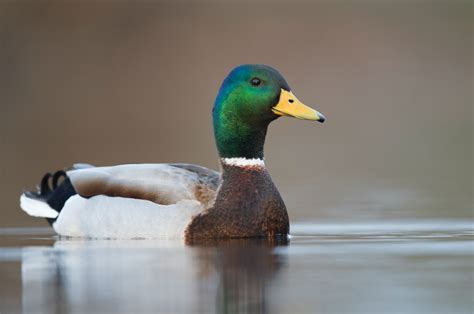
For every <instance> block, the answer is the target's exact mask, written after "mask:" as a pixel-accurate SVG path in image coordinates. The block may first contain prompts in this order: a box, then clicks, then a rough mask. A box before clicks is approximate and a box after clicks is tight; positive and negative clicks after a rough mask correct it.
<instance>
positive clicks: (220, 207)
mask: <svg viewBox="0 0 474 314" xmlns="http://www.w3.org/2000/svg"><path fill="white" fill-rule="evenodd" d="M282 116H289V117H295V118H298V119H303V120H313V121H319V122H324V120H325V118H324V116H323V115H322V114H321V113H319V112H318V111H316V110H314V109H312V108H310V107H307V106H305V105H304V104H303V103H301V102H300V101H299V100H298V99H297V98H296V97H295V95H294V94H293V93H292V92H291V89H290V87H289V85H288V83H287V82H286V81H285V79H284V78H283V76H282V75H281V74H280V73H279V72H278V71H277V70H275V69H273V68H271V67H269V66H265V65H241V66H238V67H236V68H235V69H233V70H232V71H231V72H230V73H229V75H228V76H227V77H226V78H225V79H224V82H223V83H222V85H221V87H220V90H219V93H218V95H217V98H216V101H215V103H214V107H213V110H212V117H213V126H214V136H215V140H216V145H217V150H218V152H219V157H220V162H221V170H222V172H221V173H219V172H216V171H214V170H211V169H207V168H205V167H201V166H197V165H192V164H178V163H176V164H127V165H117V166H111V167H95V166H92V165H88V164H76V165H74V166H72V167H71V168H68V169H67V170H64V171H63V170H61V171H58V172H56V173H54V174H51V173H47V174H46V175H45V176H44V177H43V179H42V180H41V183H40V185H39V187H38V189H37V191H32V192H25V193H23V194H22V195H21V198H20V206H21V208H22V209H23V210H24V211H25V212H26V213H28V214H29V215H31V216H35V217H43V218H46V219H47V220H48V222H49V223H50V224H51V225H52V227H53V228H54V230H55V231H56V232H57V233H58V234H59V235H61V236H68V237H91V238H161V237H166V238H184V239H186V240H192V239H210V238H241V237H262V236H277V235H283V236H286V235H287V234H288V233H289V220H288V214H287V211H286V207H285V203H284V202H283V199H282V198H281V196H280V193H279V192H278V190H277V188H276V187H275V185H274V184H273V182H272V179H271V178H270V175H269V173H268V171H267V169H266V168H265V163H264V158H263V146H264V142H265V137H266V134H267V128H268V125H269V124H270V122H272V121H274V120H276V119H278V118H279V117H282Z"/></svg>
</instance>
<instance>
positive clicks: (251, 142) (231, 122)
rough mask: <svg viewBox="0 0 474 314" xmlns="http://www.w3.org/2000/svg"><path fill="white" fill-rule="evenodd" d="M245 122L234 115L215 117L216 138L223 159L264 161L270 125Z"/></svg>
mask: <svg viewBox="0 0 474 314" xmlns="http://www.w3.org/2000/svg"><path fill="white" fill-rule="evenodd" d="M244 120H245V119H240V118H239V117H236V116H233V115H232V113H230V114H226V115H217V116H216V115H215V116H214V136H215V140H216V145H217V150H218V151H219V156H220V157H221V159H247V160H253V159H259V160H263V146H264V144H265V137H266V135H267V129H268V124H269V123H255V124H253V123H252V121H244Z"/></svg>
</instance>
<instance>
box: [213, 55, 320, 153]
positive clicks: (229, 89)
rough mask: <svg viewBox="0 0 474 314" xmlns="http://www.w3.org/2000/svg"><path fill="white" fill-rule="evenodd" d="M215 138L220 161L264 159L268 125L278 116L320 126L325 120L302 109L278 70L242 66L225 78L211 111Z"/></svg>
mask: <svg viewBox="0 0 474 314" xmlns="http://www.w3.org/2000/svg"><path fill="white" fill-rule="evenodd" d="M212 116H213V122H214V135H215V138H216V144H217V149H218V151H219V155H220V156H221V157H223V158H232V157H243V158H263V145H264V142H265V136H266V133H267V128H268V125H269V124H270V122H272V121H273V120H275V119H277V118H278V117H281V116H293V117H296V118H299V119H305V120H316V121H320V122H323V121H324V116H323V115H322V114H320V113H319V112H317V111H316V110H314V109H311V108H309V107H306V106H305V105H303V104H302V103H301V102H300V101H299V100H298V99H297V98H296V97H295V96H294V95H293V93H291V90H290V87H289V86H288V83H287V82H286V81H285V79H284V78H283V76H282V75H281V74H280V73H278V71H277V70H275V69H273V68H271V67H269V66H265V65H253V64H247V65H241V66H238V67H236V68H235V69H233V70H232V71H231V72H230V73H229V75H228V76H227V77H226V78H225V80H224V82H223V83H222V86H221V88H220V90H219V94H218V95H217V98H216V101H215V103H214V108H213V111H212Z"/></svg>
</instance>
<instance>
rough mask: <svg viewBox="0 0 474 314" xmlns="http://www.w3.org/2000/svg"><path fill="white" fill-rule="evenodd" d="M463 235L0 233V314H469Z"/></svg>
mask: <svg viewBox="0 0 474 314" xmlns="http://www.w3.org/2000/svg"><path fill="white" fill-rule="evenodd" d="M473 238H474V232H473V224H472V223H469V222H465V221H412V222H408V221H398V222H391V223H357V224H354V223H351V224H349V223H346V224H344V223H343V224H336V223H318V224H315V223H310V222H305V223H296V224H293V225H292V236H291V239H290V240H288V241H286V240H272V241H270V240H264V239H254V240H232V241H211V242H207V243H200V244H196V245H193V246H185V245H183V244H182V243H181V242H180V241H172V240H126V241H123V240H91V239H89V240H83V239H63V238H58V237H57V236H55V235H54V234H53V233H52V230H51V229H49V228H7V229H0V292H1V303H0V312H1V313H2V314H3V313H14V312H20V311H23V312H25V313H65V312H71V313H123V312H128V313H130V312H135V313H138V312H147V313H237V312H239V313H246V312H251V313H472V312H473V302H472V296H473V293H474V278H473V274H474V246H473V242H472V240H473Z"/></svg>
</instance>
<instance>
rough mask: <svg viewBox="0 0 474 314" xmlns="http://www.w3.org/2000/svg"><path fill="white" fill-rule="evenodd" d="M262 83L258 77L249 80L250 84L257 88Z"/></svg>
mask: <svg viewBox="0 0 474 314" xmlns="http://www.w3.org/2000/svg"><path fill="white" fill-rule="evenodd" d="M261 83H262V81H261V80H260V79H259V78H258V77H254V78H253V79H251V80H250V84H252V85H253V86H258V85H260V84H261Z"/></svg>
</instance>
